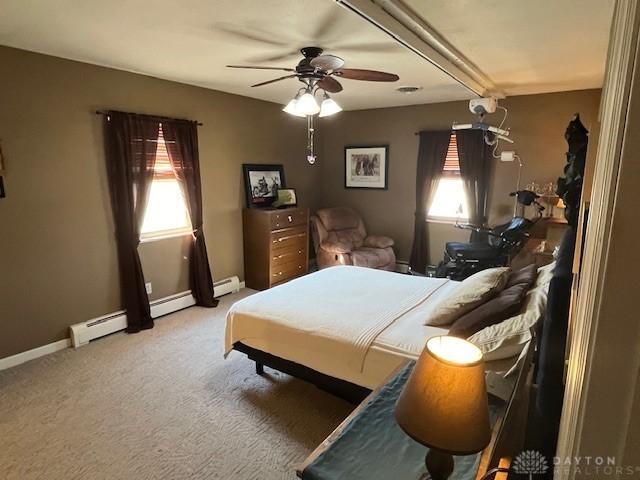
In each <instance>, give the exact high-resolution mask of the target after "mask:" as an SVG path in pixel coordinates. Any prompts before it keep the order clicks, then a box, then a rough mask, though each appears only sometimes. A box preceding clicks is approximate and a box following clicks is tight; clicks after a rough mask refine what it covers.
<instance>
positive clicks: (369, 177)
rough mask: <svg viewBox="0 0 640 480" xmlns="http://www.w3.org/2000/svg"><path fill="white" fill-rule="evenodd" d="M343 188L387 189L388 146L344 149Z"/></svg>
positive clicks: (348, 147) (349, 147)
mask: <svg viewBox="0 0 640 480" xmlns="http://www.w3.org/2000/svg"><path fill="white" fill-rule="evenodd" d="M344 162H345V163H344V187H345V188H371V189H377V190H387V189H388V188H389V145H371V146H347V147H344Z"/></svg>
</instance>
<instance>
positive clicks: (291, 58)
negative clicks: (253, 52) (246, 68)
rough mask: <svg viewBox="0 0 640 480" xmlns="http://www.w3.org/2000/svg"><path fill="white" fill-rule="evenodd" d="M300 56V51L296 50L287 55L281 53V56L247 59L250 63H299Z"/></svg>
mask: <svg viewBox="0 0 640 480" xmlns="http://www.w3.org/2000/svg"><path fill="white" fill-rule="evenodd" d="M299 56H300V51H299V50H294V51H290V52H287V53H279V54H273V55H269V56H265V55H262V56H260V57H257V56H256V57H254V58H251V59H247V60H248V61H249V62H251V63H275V62H278V63H280V62H283V61H287V62H289V61H291V62H293V61H294V60H295V61H296V62H297V61H298V60H297V58H298V57H299Z"/></svg>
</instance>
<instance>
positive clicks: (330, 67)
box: [227, 47, 400, 164]
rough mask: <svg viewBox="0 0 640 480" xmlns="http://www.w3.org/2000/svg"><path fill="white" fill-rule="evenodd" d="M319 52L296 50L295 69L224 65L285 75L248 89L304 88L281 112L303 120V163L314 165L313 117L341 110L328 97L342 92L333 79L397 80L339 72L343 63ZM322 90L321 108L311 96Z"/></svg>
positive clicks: (352, 70)
mask: <svg viewBox="0 0 640 480" xmlns="http://www.w3.org/2000/svg"><path fill="white" fill-rule="evenodd" d="M322 52H323V50H322V48H319V47H305V48H303V49H301V50H300V53H302V55H303V57H304V58H303V59H302V60H300V62H298V65H296V66H295V68H284V67H261V66H248V65H247V66H245V65H227V67H229V68H248V69H254V70H280V71H283V72H288V73H289V74H288V75H284V76H282V77H278V78H274V79H273V80H267V81H266V82H261V83H256V84H255V85H251V86H252V87H262V86H263V85H269V84H271V83H275V82H279V81H281V80H286V79H288V78H297V79H298V80H299V81H301V82H302V83H303V84H304V85H305V86H304V87H303V88H300V89H299V90H298V93H297V94H296V96H295V97H294V98H293V99H292V100H291V101H290V102H289V103H287V105H286V106H285V107H284V108H283V110H284V111H285V112H287V113H288V114H290V115H295V116H297V117H306V118H307V161H308V162H309V163H310V164H314V163H315V161H316V156H315V154H314V145H313V134H314V128H313V117H314V115H316V114H319V116H320V117H328V116H329V115H333V114H335V113H338V112H340V111H341V110H342V108H341V107H340V105H338V104H337V103H336V102H335V101H334V100H333V99H332V98H330V97H329V93H338V92H341V91H342V85H341V84H340V82H339V81H338V80H336V78H335V77H338V78H346V79H349V80H366V81H369V82H395V81H397V80H399V79H400V77H398V75H396V74H394V73H386V72H378V71H376V70H363V69H359V68H342V67H343V66H344V60H343V59H341V58H340V57H337V56H335V55H323V54H322ZM319 90H323V91H324V95H323V99H322V102H321V105H318V102H317V101H316V98H315V94H316V93H317V92H318V91H319Z"/></svg>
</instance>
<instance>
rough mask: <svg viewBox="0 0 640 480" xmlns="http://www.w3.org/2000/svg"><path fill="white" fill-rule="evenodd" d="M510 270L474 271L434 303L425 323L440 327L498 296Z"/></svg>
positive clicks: (504, 268) (501, 268)
mask: <svg viewBox="0 0 640 480" xmlns="http://www.w3.org/2000/svg"><path fill="white" fill-rule="evenodd" d="M510 272H511V269H510V268H509V267H499V268H488V269H486V270H481V271H479V272H478V273H474V274H473V275H471V276H470V277H468V278H466V279H465V280H463V281H462V282H460V284H459V285H458V286H457V287H456V289H455V290H453V291H452V292H451V294H449V295H447V296H446V297H444V298H442V300H440V301H439V302H438V303H437V304H436V305H434V307H433V308H432V309H431V312H430V315H429V316H428V317H427V318H426V320H425V322H424V324H425V325H431V326H434V327H438V326H441V325H449V324H451V323H453V322H454V321H455V320H457V319H458V318H460V317H461V316H462V315H464V314H465V313H467V312H470V311H471V310H473V309H474V308H476V307H477V306H478V305H480V304H482V303H484V302H486V301H487V300H489V299H490V298H492V297H494V296H496V295H497V294H498V292H500V291H501V290H502V289H503V288H504V286H505V285H506V284H507V280H508V278H509V273H510Z"/></svg>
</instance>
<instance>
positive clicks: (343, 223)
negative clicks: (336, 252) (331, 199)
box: [316, 207, 360, 231]
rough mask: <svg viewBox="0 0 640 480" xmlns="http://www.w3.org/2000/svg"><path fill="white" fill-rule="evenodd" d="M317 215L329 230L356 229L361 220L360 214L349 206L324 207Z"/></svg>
mask: <svg viewBox="0 0 640 480" xmlns="http://www.w3.org/2000/svg"><path fill="white" fill-rule="evenodd" d="M316 215H317V216H318V217H319V218H320V220H321V221H322V224H323V225H324V228H326V229H327V230H328V231H331V230H346V229H352V228H353V229H355V228H358V223H359V221H360V217H359V216H358V214H357V213H356V212H355V211H354V210H352V209H350V208H348V207H335V208H322V209H320V210H318V211H317V212H316Z"/></svg>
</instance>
